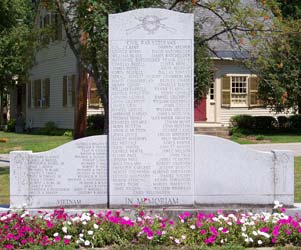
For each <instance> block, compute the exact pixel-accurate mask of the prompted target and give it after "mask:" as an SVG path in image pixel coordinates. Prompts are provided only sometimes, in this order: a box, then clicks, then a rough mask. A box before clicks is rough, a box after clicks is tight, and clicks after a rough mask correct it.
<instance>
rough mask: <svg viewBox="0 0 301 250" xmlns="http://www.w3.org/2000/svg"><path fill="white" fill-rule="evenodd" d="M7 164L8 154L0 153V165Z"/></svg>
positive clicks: (4, 165) (5, 165)
mask: <svg viewBox="0 0 301 250" xmlns="http://www.w3.org/2000/svg"><path fill="white" fill-rule="evenodd" d="M7 166H9V155H8V154H0V167H7Z"/></svg>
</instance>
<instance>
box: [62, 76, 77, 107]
mask: <svg viewBox="0 0 301 250" xmlns="http://www.w3.org/2000/svg"><path fill="white" fill-rule="evenodd" d="M74 104H75V75H69V76H64V77H63V107H74Z"/></svg>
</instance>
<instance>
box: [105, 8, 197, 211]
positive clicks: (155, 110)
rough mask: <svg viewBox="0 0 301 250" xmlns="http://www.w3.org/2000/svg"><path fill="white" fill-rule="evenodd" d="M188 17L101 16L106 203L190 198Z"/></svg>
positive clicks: (164, 13)
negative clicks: (105, 48) (105, 67)
mask: <svg viewBox="0 0 301 250" xmlns="http://www.w3.org/2000/svg"><path fill="white" fill-rule="evenodd" d="M193 27H194V24H193V15H192V14H184V13H179V12H174V11H169V10H165V9H140V10H134V11H129V12H125V13H121V14H113V15H110V16H109V98H110V107H109V110H110V111H109V112H110V116H109V117H110V137H109V145H110V150H109V155H110V173H109V175H110V204H111V205H113V206H114V205H124V204H125V205H132V204H136V203H139V202H141V201H143V199H144V198H146V197H147V198H148V199H149V204H150V205H157V206H160V205H161V206H166V205H187V204H190V205H192V204H193V189H194V181H193V89H194V88H193V78H194V77H193V68H194V67H193V58H194V57H193V52H194V50H193V37H194V29H193Z"/></svg>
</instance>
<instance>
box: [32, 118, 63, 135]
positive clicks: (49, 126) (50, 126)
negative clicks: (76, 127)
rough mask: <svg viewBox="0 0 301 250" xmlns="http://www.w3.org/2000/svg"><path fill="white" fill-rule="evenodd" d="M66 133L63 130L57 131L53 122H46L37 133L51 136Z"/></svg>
mask: <svg viewBox="0 0 301 250" xmlns="http://www.w3.org/2000/svg"><path fill="white" fill-rule="evenodd" d="M65 132H66V130H65V129H59V128H58V126H57V125H56V124H55V122H53V121H49V122H46V123H45V125H44V127H43V128H41V129H39V130H38V131H37V133H38V134H40V135H53V136H55V135H56V136H61V135H64V133H65Z"/></svg>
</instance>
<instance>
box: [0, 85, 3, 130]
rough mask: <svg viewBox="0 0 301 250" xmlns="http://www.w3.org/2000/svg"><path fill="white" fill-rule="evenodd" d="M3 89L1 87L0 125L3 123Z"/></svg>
mask: <svg viewBox="0 0 301 250" xmlns="http://www.w3.org/2000/svg"><path fill="white" fill-rule="evenodd" d="M3 102H4V100H3V90H2V88H0V125H3Z"/></svg>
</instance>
